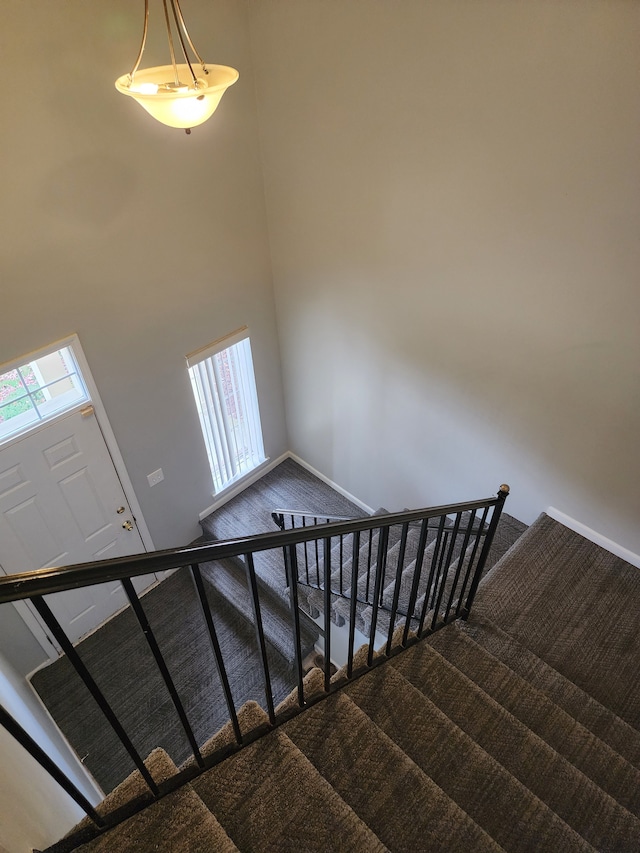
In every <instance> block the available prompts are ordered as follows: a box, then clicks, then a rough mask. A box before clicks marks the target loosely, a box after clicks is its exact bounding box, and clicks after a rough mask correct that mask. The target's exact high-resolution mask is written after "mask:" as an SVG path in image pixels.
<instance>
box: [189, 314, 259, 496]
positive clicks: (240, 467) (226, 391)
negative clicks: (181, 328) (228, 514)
mask: <svg viewBox="0 0 640 853" xmlns="http://www.w3.org/2000/svg"><path fill="white" fill-rule="evenodd" d="M187 366H188V368H189V377H190V378H191V387H192V389H193V395H194V397H195V401H196V408H197V410H198V415H199V417H200V426H201V428H202V434H203V436H204V443H205V446H206V448H207V456H208V458H209V466H210V468H211V476H212V478H213V488H214V494H218V493H219V492H221V491H222V490H223V489H225V488H226V487H227V486H229V485H231V484H232V483H234V482H235V481H236V480H238V479H240V478H241V477H243V476H244V475H245V474H248V473H249V472H250V471H252V470H253V469H254V468H256V467H257V466H258V465H260V464H261V463H262V462H264V461H265V454H264V445H263V441H262V427H261V424H260V411H259V409H258V394H257V391H256V380H255V375H254V372H253V360H252V357H251V343H250V341H249V332H248V329H247V328H246V327H244V328H242V329H239V330H238V331H237V332H235V333H234V334H232V335H229V336H228V337H225V338H223V339H221V340H219V341H215V342H214V343H212V344H210V345H209V346H207V347H204V348H203V349H200V350H198V351H197V352H195V353H192V354H191V355H188V356H187Z"/></svg>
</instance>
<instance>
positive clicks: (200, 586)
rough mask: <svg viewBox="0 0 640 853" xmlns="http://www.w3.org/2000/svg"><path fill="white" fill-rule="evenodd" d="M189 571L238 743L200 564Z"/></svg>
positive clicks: (223, 668)
mask: <svg viewBox="0 0 640 853" xmlns="http://www.w3.org/2000/svg"><path fill="white" fill-rule="evenodd" d="M191 573H192V575H193V580H194V582H195V585H196V590H197V592H198V598H199V599H200V605H201V606H202V613H203V614H204V620H205V622H206V625H207V630H208V631H209V640H210V642H211V649H212V651H213V656H214V658H215V661H216V668H217V670H218V676H219V678H220V683H221V684H222V690H223V692H224V698H225V701H226V703H227V710H228V711H229V719H230V720H231V726H232V728H233V734H234V735H235V739H236V741H237V742H238V744H241V743H242V732H241V731H240V726H239V724H238V715H237V714H236V706H235V702H234V701H233V695H232V693H231V687H230V685H229V678H228V677H227V670H226V667H225V665H224V660H223V658H222V651H221V649H220V643H219V641H218V635H217V633H216V629H215V626H214V624H213V617H212V615H211V607H210V606H209V602H208V601H207V594H206V592H205V588H204V582H203V580H202V574H201V572H200V566H199V565H198V564H197V563H193V564H192V565H191Z"/></svg>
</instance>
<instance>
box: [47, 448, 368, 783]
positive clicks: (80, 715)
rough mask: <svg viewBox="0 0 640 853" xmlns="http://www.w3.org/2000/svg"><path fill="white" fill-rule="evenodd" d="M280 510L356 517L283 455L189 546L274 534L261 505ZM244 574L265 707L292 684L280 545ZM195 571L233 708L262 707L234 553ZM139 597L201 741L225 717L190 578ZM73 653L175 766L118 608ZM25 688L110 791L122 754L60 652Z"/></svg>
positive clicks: (166, 729) (153, 673) (307, 638)
mask: <svg viewBox="0 0 640 853" xmlns="http://www.w3.org/2000/svg"><path fill="white" fill-rule="evenodd" d="M282 507H285V508H291V509H301V510H305V509H310V510H312V511H315V510H318V511H319V510H322V511H323V512H329V513H337V514H340V515H361V514H362V511H361V510H359V509H358V508H357V507H356V506H355V505H354V504H352V503H351V502H350V501H348V500H346V499H345V498H343V497H342V496H341V495H339V494H338V493H337V492H335V491H334V490H333V489H331V488H330V487H329V486H327V485H326V484H325V483H323V482H322V481H321V480H319V479H318V478H317V477H315V476H313V475H312V474H310V473H309V472H308V471H307V470H306V469H304V468H302V467H301V466H300V465H298V464H297V463H295V462H294V461H293V460H291V459H287V460H285V461H284V462H282V463H281V464H280V465H278V466H277V467H276V468H275V469H273V470H272V471H271V472H269V473H268V474H267V475H266V476H265V477H264V478H262V479H261V480H259V481H258V482H257V483H254V484H253V485H251V486H250V487H249V488H248V489H246V490H245V491H244V492H242V493H241V494H240V495H238V496H237V497H235V498H234V499H232V500H231V501H229V502H228V503H227V504H225V505H224V506H223V507H222V508H221V509H220V510H218V511H217V512H215V513H213V514H212V515H210V516H209V517H208V518H206V519H205V520H204V521H203V524H202V527H203V533H204V535H203V537H202V538H201V539H200V540H198V541H199V542H200V541H211V540H214V539H229V538H234V537H237V536H244V535H247V534H249V533H252V532H266V531H272V530H275V529H276V528H275V525H274V523H273V520H272V519H271V512H272V511H273V510H274V509H276V508H282ZM256 569H257V571H258V574H259V577H260V581H261V596H260V598H261V607H262V616H263V620H264V628H265V635H266V639H267V644H268V650H269V662H270V676H271V678H272V688H273V693H274V699H275V703H276V704H277V703H278V702H279V701H281V700H282V699H283V698H284V697H285V696H286V695H287V693H288V692H289V691H290V690H291V688H292V686H293V684H294V676H293V670H292V667H291V662H292V661H293V657H294V649H293V641H292V629H291V619H290V612H289V609H288V598H287V595H286V586H285V577H284V571H283V565H282V553H281V551H274V552H265V553H263V554H261V555H258V559H257V560H256ZM202 571H203V577H204V579H205V582H206V583H207V595H208V599H209V602H210V605H211V608H212V612H213V614H214V619H215V625H216V630H217V632H218V635H219V637H218V639H219V641H220V645H221V648H222V652H223V657H224V660H225V664H226V666H227V670H228V675H229V679H230V683H231V689H232V693H233V696H234V699H235V701H236V706H237V707H240V706H241V705H242V704H243V703H244V702H247V701H249V700H255V701H257V702H259V703H261V704H262V705H263V706H265V698H264V690H263V681H262V671H261V666H260V662H259V661H260V659H259V656H258V650H257V644H256V639H255V633H254V627H253V611H252V605H251V601H250V598H249V596H248V595H247V587H246V580H245V570H244V565H243V563H242V561H240V560H227V561H224V562H223V563H216V564H213V563H206V564H203V567H202ZM142 601H143V605H144V609H145V612H146V613H147V617H148V618H149V621H150V623H151V627H152V629H153V631H154V633H155V635H156V638H157V640H158V642H159V645H160V648H161V651H162V653H163V655H164V657H165V659H166V660H167V663H168V665H169V669H170V671H171V675H172V677H173V679H174V681H175V684H176V687H177V689H178V693H179V695H180V698H181V700H182V702H183V704H184V705H185V709H186V711H187V714H188V717H189V721H190V723H191V726H192V728H193V730H194V733H195V736H196V740H197V741H198V744H199V745H201V744H202V743H203V742H204V741H205V740H206V739H207V738H209V737H210V736H211V735H212V734H213V732H215V731H216V730H217V729H218V728H219V727H220V726H221V725H222V724H223V723H224V722H225V721H226V719H227V708H226V703H225V701H224V696H223V693H222V689H221V686H220V683H219V679H218V675H217V671H216V667H215V662H214V659H213V656H212V652H211V648H210V642H209V638H208V634H207V633H206V626H205V623H204V620H203V617H202V612H201V608H200V605H199V602H198V600H197V598H196V595H195V591H194V588H193V582H192V579H191V577H190V573H189V572H188V571H185V570H180V571H179V572H178V573H176V574H174V575H172V576H171V577H170V578H169V579H167V580H165V581H163V582H162V583H161V584H159V585H158V586H157V587H155V588H154V589H152V590H151V591H150V592H149V593H147V594H146V595H145V596H143V598H142ZM176 602H179V607H178V610H177V612H176ZM302 628H303V649H302V651H303V655H304V654H306V653H307V652H308V651H310V650H311V649H312V648H313V645H314V642H315V640H316V638H317V636H318V631H317V629H316V626H315V625H313V624H312V623H310V622H304V623H303V625H302ZM77 650H78V652H79V653H80V656H81V658H82V660H83V662H84V663H85V665H86V666H87V668H88V669H89V672H90V673H91V674H92V675H93V677H94V678H95V680H96V681H97V683H98V686H99V687H100V689H101V690H102V691H103V693H104V695H105V697H106V698H107V700H108V701H109V703H110V704H111V706H112V707H113V709H114V711H115V712H116V714H117V716H118V718H119V720H120V721H121V723H122V724H123V725H124V728H125V730H126V731H127V732H128V733H129V735H130V737H131V739H132V741H133V744H134V746H135V747H136V749H137V750H138V751H139V753H140V754H141V755H142V756H143V757H144V756H146V755H147V754H149V753H150V752H151V751H152V750H153V749H154V748H155V747H162V748H163V749H164V750H166V752H167V753H168V755H169V756H170V757H171V758H172V759H173V760H174V761H175V762H176V763H177V764H181V763H182V762H183V761H185V760H186V759H187V758H188V756H189V755H190V754H191V752H190V748H189V744H188V741H187V739H186V736H185V734H184V731H183V729H182V727H181V725H180V721H179V719H178V717H177V714H176V712H175V709H174V706H173V704H172V702H171V698H170V696H169V693H168V691H167V689H166V687H165V686H164V684H163V683H162V681H161V678H160V675H159V673H158V672H157V668H156V665H155V662H154V661H153V658H152V655H151V652H150V650H149V648H148V645H147V643H146V641H145V640H144V637H143V635H142V633H141V631H140V628H139V626H138V623H137V621H136V620H135V617H134V615H133V614H132V613H131V611H130V609H129V608H127V609H126V610H125V611H123V612H122V613H120V614H118V615H117V616H116V617H115V618H113V619H111V620H110V621H109V622H107V623H106V624H105V625H104V626H103V627H101V628H100V629H99V630H98V631H96V632H95V633H94V634H92V635H91V636H89V637H88V638H86V639H85V640H83V641H82V642H81V643H80V644H79V645H78V646H77ZM31 683H32V685H33V687H34V688H35V689H36V691H37V692H38V694H39V695H40V697H41V698H42V700H43V702H44V703H45V705H46V706H47V708H48V710H49V712H50V713H51V715H52V716H53V718H54V720H55V721H56V722H57V724H58V726H59V727H60V728H61V729H62V731H63V732H64V734H65V735H66V737H67V739H68V740H69V742H70V743H71V745H72V746H73V748H74V749H75V750H76V752H77V754H78V755H79V756H80V757H81V759H82V760H83V761H84V763H85V764H86V766H87V767H88V768H89V770H90V771H91V772H92V773H93V775H94V777H95V778H96V780H97V781H98V783H99V784H100V786H101V787H102V789H103V790H104V791H106V792H108V791H111V790H112V789H113V788H114V787H115V786H116V785H117V784H118V783H120V782H122V780H123V779H125V778H126V777H127V775H128V774H129V773H130V772H131V770H132V762H131V759H130V757H129V756H128V754H127V753H126V751H125V750H124V748H123V747H122V746H121V744H120V742H119V741H118V739H117V737H116V735H115V734H114V733H113V730H112V729H111V727H110V726H109V724H108V723H107V721H106V720H105V718H104V716H103V714H102V712H101V711H100V709H99V708H98V706H97V704H96V703H95V701H94V700H93V698H92V697H91V696H90V694H89V693H88V691H87V689H86V688H85V687H84V685H83V683H82V682H81V680H80V678H79V677H78V676H77V675H76V673H75V672H74V671H73V669H72V667H71V665H70V664H69V662H68V660H67V659H66V657H61V658H59V659H58V660H57V661H55V662H54V663H53V664H51V665H50V666H48V667H46V668H44V669H42V670H40V671H39V672H37V673H36V674H35V675H34V676H33V677H32V679H31Z"/></svg>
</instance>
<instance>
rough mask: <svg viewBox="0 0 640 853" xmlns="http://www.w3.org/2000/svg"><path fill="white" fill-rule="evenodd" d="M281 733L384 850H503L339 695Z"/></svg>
mask: <svg viewBox="0 0 640 853" xmlns="http://www.w3.org/2000/svg"><path fill="white" fill-rule="evenodd" d="M283 729H284V731H286V732H287V734H288V735H289V736H290V737H291V739H292V741H293V742H294V743H296V744H297V746H298V747H299V748H300V749H301V750H302V752H304V754H305V755H307V756H308V757H309V758H310V760H311V761H312V762H313V764H314V765H315V766H316V767H317V768H318V770H319V771H320V772H321V773H322V775H323V776H324V777H325V778H326V779H327V781H328V783H330V784H331V785H332V786H333V787H334V788H335V789H336V790H337V792H338V793H339V794H340V796H341V797H343V799H344V800H345V801H346V802H348V803H349V804H350V805H351V806H352V808H353V810H354V812H355V813H356V814H358V815H359V816H360V818H361V819H362V820H363V821H364V822H365V823H366V824H367V825H368V826H371V828H372V829H373V831H374V832H375V833H376V835H377V836H378V838H380V839H381V840H382V841H383V843H384V844H386V845H387V847H388V848H389V849H390V850H393V851H396V853H400V851H407V853H409V851H411V853H413V851H415V850H429V851H443V853H444V851H458V850H460V851H462V850H467V849H471V850H474V851H498V850H501V849H502V848H500V846H499V845H498V844H497V843H496V842H495V841H494V840H493V839H492V838H491V837H490V836H489V835H487V834H486V833H485V832H484V830H483V829H481V827H479V826H478V825H477V824H476V823H475V822H474V821H473V820H472V819H471V818H470V817H469V816H468V814H467V813H466V812H465V811H464V810H463V809H461V808H460V807H459V806H458V805H457V804H456V803H454V802H453V800H451V799H450V797H448V796H447V795H446V794H445V793H444V791H442V789H441V788H440V787H438V786H437V785H436V784H435V782H433V780H432V779H430V778H429V777H428V776H427V775H426V774H424V773H423V772H422V771H421V770H420V768H419V767H417V765H416V764H415V763H414V762H413V761H412V760H411V759H410V758H409V757H408V756H407V755H406V754H405V753H404V752H403V751H402V750H401V749H400V748H399V747H398V746H397V745H396V744H395V743H394V742H393V741H392V740H391V739H390V738H389V737H387V735H385V734H384V732H382V731H381V730H380V729H379V728H378V727H377V726H376V725H375V723H373V721H372V720H371V719H370V718H369V717H367V716H366V714H364V712H363V711H361V710H360V708H359V707H358V706H357V705H356V704H355V703H354V702H352V701H351V699H349V698H348V696H346V695H345V694H343V693H336V694H334V695H332V696H331V697H329V698H328V699H326V700H324V701H323V702H320V703H319V704H317V705H315V706H314V707H313V708H311V709H310V710H308V711H306V712H305V713H304V714H302V715H300V716H298V717H295V718H294V719H292V720H290V721H289V722H287V723H286V724H285V725H284V726H283Z"/></svg>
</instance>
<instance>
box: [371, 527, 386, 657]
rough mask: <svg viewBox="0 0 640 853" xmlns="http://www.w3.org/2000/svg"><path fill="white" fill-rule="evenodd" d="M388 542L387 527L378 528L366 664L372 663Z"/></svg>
mask: <svg viewBox="0 0 640 853" xmlns="http://www.w3.org/2000/svg"><path fill="white" fill-rule="evenodd" d="M388 544H389V527H388V526H386V527H381V528H380V537H379V539H378V560H377V563H376V577H375V583H374V587H373V611H372V613H371V632H370V634H369V652H368V654H367V665H368V666H371V664H372V663H373V651H374V646H375V639H376V625H377V622H378V602H379V600H380V587H381V586H382V577H383V575H384V570H385V566H386V563H387V546H388Z"/></svg>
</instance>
